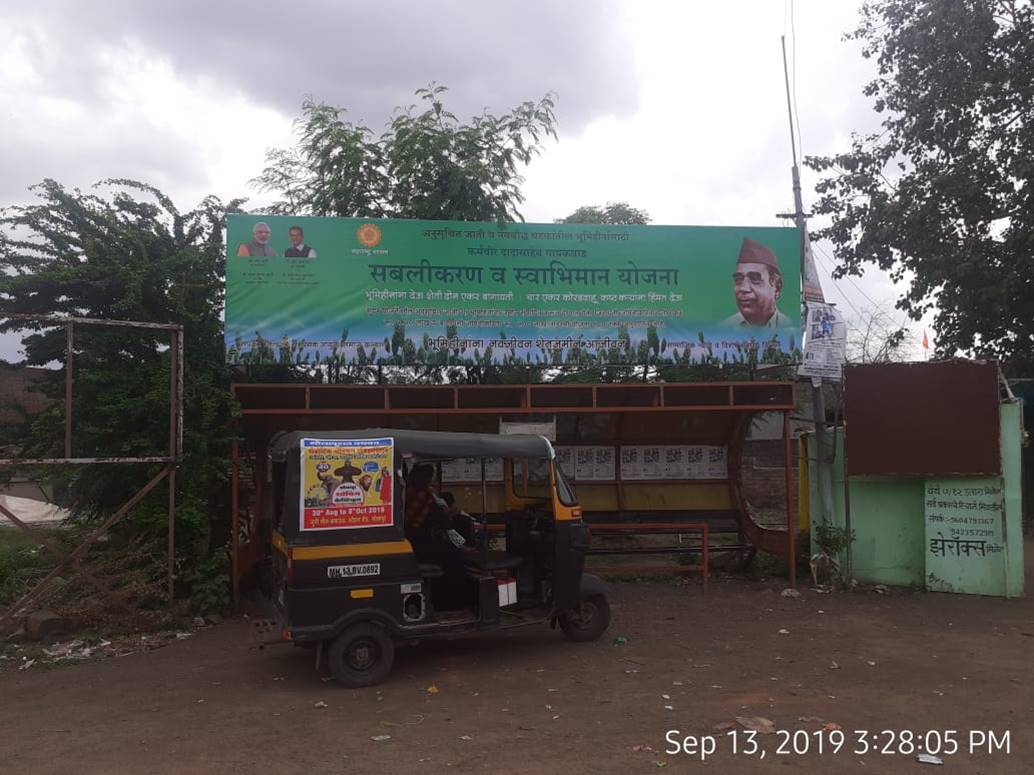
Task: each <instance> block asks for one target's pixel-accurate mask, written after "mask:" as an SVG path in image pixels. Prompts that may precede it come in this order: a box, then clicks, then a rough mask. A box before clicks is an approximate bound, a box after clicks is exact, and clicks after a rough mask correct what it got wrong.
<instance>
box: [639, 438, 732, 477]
mask: <svg viewBox="0 0 1034 775" xmlns="http://www.w3.org/2000/svg"><path fill="white" fill-rule="evenodd" d="M727 454H728V453H727V450H726V448H725V447H722V446H708V445H685V444H682V445H664V446H638V445H636V446H631V445H630V446H623V447H621V478H622V480H623V481H626V482H634V481H642V480H661V481H678V480H693V479H728V477H729V472H728V464H727V460H726V458H727Z"/></svg>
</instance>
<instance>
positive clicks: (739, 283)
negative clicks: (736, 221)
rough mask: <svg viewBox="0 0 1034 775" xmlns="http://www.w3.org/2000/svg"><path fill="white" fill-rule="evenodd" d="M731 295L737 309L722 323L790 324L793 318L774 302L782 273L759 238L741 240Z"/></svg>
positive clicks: (728, 324) (737, 325) (780, 288)
mask: <svg viewBox="0 0 1034 775" xmlns="http://www.w3.org/2000/svg"><path fill="white" fill-rule="evenodd" d="M732 289H733V296H734V298H735V300H736V307H737V309H738V310H739V311H738V312H737V313H736V314H735V315H732V316H731V317H729V318H726V319H725V321H723V323H724V325H727V326H736V327H742V328H792V327H793V321H791V320H790V318H789V317H787V316H786V315H784V314H783V313H782V312H780V311H779V308H778V307H777V306H776V304H777V303H778V301H779V297H780V296H781V295H782V292H783V276H782V275H781V274H780V272H779V264H778V263H777V262H776V257H775V253H773V252H772V250H771V249H770V248H768V247H767V246H765V245H762V244H761V243H760V242H757V241H755V240H752V239H750V238H749V237H747V238H745V239H744V240H743V244H742V245H741V246H740V254H739V257H738V258H737V259H736V270H735V271H734V272H733V274H732Z"/></svg>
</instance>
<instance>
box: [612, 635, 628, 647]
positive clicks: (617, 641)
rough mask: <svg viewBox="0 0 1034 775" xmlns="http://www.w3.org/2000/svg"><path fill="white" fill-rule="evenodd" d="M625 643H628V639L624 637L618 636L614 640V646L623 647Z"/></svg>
mask: <svg viewBox="0 0 1034 775" xmlns="http://www.w3.org/2000/svg"><path fill="white" fill-rule="evenodd" d="M626 643H628V638H626V637H625V636H624V635H618V636H617V637H616V638H614V645H615V646H624V645H625V644H626Z"/></svg>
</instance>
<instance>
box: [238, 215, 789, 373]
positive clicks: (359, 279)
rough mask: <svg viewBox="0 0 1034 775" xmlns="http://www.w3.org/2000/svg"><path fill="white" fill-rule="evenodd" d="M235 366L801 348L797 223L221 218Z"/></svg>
mask: <svg viewBox="0 0 1034 775" xmlns="http://www.w3.org/2000/svg"><path fill="white" fill-rule="evenodd" d="M226 228H227V246H228V249H227V258H226V324H225V336H226V351H227V359H228V360H229V361H230V362H231V363H264V362H280V361H283V360H284V359H288V358H289V359H290V362H291V363H294V362H295V361H296V360H297V359H299V358H301V359H306V362H308V363H320V362H323V361H325V360H326V359H328V358H333V359H334V362H336V363H341V362H343V363H346V364H378V363H384V364H392V365H457V366H462V365H481V364H483V362H484V358H485V356H486V355H490V356H491V358H492V361H493V362H494V363H496V364H499V365H504V366H505V365H507V364H513V365H521V366H527V365H528V364H540V365H561V364H564V363H578V364H586V363H592V362H595V363H637V362H640V361H642V360H643V359H645V358H647V357H648V358H649V359H650V362H651V363H657V364H662V363H671V364H685V363H690V362H695V361H700V360H702V359H705V358H708V357H718V358H722V357H724V356H725V355H728V356H729V357H742V356H743V355H744V354H745V352H746V351H748V350H750V351H754V352H756V353H757V357H758V358H759V359H760V360H762V361H765V360H766V359H769V358H771V359H772V360H773V361H774V360H775V359H777V358H778V357H780V354H786V353H792V352H797V351H799V349H800V340H801V317H800V301H801V291H800V284H799V281H798V277H799V265H800V260H799V258H800V239H799V232H798V231H797V229H795V228H783V227H779V228H770V227H725V226H652V225H651V226H641V225H599V224H556V223H550V224H535V223H477V222H466V221H463V222H460V221H419V220H401V219H387V218H384V219H350V218H317V217H293V216H264V215H237V214H231V215H228V216H227V227H226Z"/></svg>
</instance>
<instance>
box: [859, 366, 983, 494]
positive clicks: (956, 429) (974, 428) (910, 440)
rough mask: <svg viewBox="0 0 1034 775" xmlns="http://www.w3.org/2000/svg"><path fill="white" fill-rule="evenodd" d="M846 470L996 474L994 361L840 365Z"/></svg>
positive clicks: (906, 474)
mask: <svg viewBox="0 0 1034 775" xmlns="http://www.w3.org/2000/svg"><path fill="white" fill-rule="evenodd" d="M844 386H845V418H846V420H847V467H848V471H849V472H850V473H851V474H852V475H875V474H898V475H905V476H908V475H911V476H952V475H996V474H1000V473H1001V469H1002V463H1001V453H1000V450H999V443H998V436H999V426H998V406H999V388H998V366H997V364H996V363H993V362H990V363H989V362H975V361H961V360H958V361H944V362H941V363H892V364H864V365H861V364H860V365H851V366H848V367H847V369H846V370H845V375H844Z"/></svg>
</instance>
